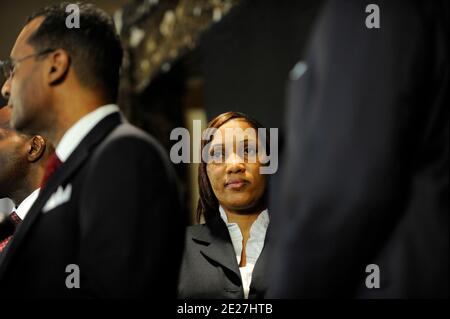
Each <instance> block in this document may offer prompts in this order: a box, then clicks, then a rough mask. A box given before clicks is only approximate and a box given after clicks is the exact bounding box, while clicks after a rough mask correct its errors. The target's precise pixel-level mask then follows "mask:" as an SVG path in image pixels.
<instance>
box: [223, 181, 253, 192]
mask: <svg viewBox="0 0 450 319" xmlns="http://www.w3.org/2000/svg"><path fill="white" fill-rule="evenodd" d="M247 184H248V181H246V180H243V179H238V180H233V181H230V182H226V183H225V188H231V189H234V190H239V189H241V188H243V187H244V186H245V185H247Z"/></svg>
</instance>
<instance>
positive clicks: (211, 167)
mask: <svg viewBox="0 0 450 319" xmlns="http://www.w3.org/2000/svg"><path fill="white" fill-rule="evenodd" d="M249 128H250V129H252V130H254V129H253V128H252V126H251V125H250V124H249V123H248V122H246V121H245V120H244V119H234V120H230V121H228V122H226V123H225V124H224V125H222V126H221V127H220V128H219V129H218V130H217V132H216V133H215V134H214V135H213V139H212V141H211V143H210V144H209V145H210V148H209V155H210V156H211V157H212V159H211V160H210V161H208V164H207V165H206V172H207V174H208V178H209V181H210V183H211V187H212V189H213V191H214V194H215V195H216V197H217V199H218V201H219V204H220V205H222V206H223V207H224V208H227V209H231V210H237V211H245V210H251V209H253V208H255V207H256V206H257V205H258V204H259V203H260V200H261V199H262V197H263V194H264V191H265V187H266V177H265V175H261V174H260V170H259V168H260V167H261V163H260V161H259V158H258V149H261V144H259V143H258V138H257V136H256V134H249V135H242V134H238V135H234V139H229V138H227V137H226V136H227V135H226V134H229V132H231V130H232V129H242V130H243V131H245V130H246V129H249ZM254 131H255V132H257V131H256V130H254ZM226 132H227V133H226ZM228 136H229V135H228ZM226 147H227V152H225V148H226Z"/></svg>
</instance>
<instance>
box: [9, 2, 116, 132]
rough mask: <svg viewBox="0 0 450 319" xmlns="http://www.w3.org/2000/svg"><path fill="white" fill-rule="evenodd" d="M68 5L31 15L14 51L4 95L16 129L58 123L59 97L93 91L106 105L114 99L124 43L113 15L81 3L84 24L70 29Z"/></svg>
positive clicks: (29, 128) (80, 11) (80, 13)
mask: <svg viewBox="0 0 450 319" xmlns="http://www.w3.org/2000/svg"><path fill="white" fill-rule="evenodd" d="M68 5H69V4H68V3H62V4H58V5H51V6H48V7H46V8H44V9H42V10H40V11H38V12H36V13H34V14H33V15H31V16H30V17H29V18H28V20H27V23H26V25H25V27H24V28H23V29H22V31H21V33H20V34H19V36H18V38H17V40H16V42H15V44H14V47H13V49H12V51H11V61H12V63H10V65H11V66H12V70H11V72H10V76H9V78H8V79H7V80H6V82H5V83H4V85H3V87H2V95H3V96H4V97H5V99H7V100H8V104H9V106H10V107H11V108H12V110H13V111H12V125H13V127H14V128H15V129H17V130H20V131H23V132H26V133H29V132H32V131H34V132H40V131H42V129H41V127H44V128H45V127H46V126H47V125H48V123H52V122H53V121H54V118H52V116H54V114H53V113H54V112H53V110H54V107H55V104H58V103H57V101H58V98H59V101H61V100H67V98H70V97H72V98H77V97H79V96H84V95H87V94H91V95H93V96H99V97H101V98H102V100H104V101H105V104H106V103H113V102H115V101H116V98H117V91H118V83H119V69H120V65H121V62H122V47H121V44H120V40H119V37H118V35H117V33H116V31H115V27H114V24H113V21H112V19H111V17H110V16H108V15H107V14H106V13H105V12H103V11H102V10H100V9H98V8H95V7H94V6H92V5H88V4H78V7H79V9H80V10H79V17H80V25H79V26H80V28H68V27H67V26H66V19H67V18H68V15H69V13H67V12H66V8H67V6H68ZM81 93H83V94H81Z"/></svg>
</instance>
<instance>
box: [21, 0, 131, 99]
mask: <svg viewBox="0 0 450 319" xmlns="http://www.w3.org/2000/svg"><path fill="white" fill-rule="evenodd" d="M68 5H70V3H66V2H64V3H61V4H56V5H50V6H47V7H45V8H43V9H41V10H39V11H37V12H35V13H33V14H32V15H31V16H29V17H28V18H27V22H26V23H27V24H28V23H29V22H30V21H31V20H33V19H35V18H38V17H41V16H42V17H45V20H44V21H43V22H42V24H41V25H40V26H39V28H38V29H37V30H36V31H35V32H34V34H32V35H31V36H30V38H29V40H28V43H29V44H30V45H32V46H33V47H34V48H36V49H37V51H42V50H46V49H64V50H65V51H67V53H68V54H69V56H70V61H71V64H72V66H73V68H74V71H75V73H76V74H77V76H78V78H79V81H80V83H81V84H83V85H84V86H86V87H88V88H91V89H99V90H101V91H102V92H103V93H104V94H105V95H106V97H107V98H110V99H111V100H112V101H115V100H116V99H117V92H118V86H119V70H120V66H121V64H122V56H123V52H122V46H121V43H120V38H119V36H118V34H117V32H116V29H115V27H114V22H113V20H112V18H111V16H109V15H108V14H107V13H106V12H104V11H103V10H101V9H99V8H96V7H94V6H93V5H91V4H84V3H76V5H77V6H78V7H79V13H80V15H79V18H80V20H79V21H80V25H79V28H68V27H67V26H66V19H67V17H68V16H69V14H71V13H72V11H69V12H66V8H67V6H68ZM69 20H71V19H70V18H69Z"/></svg>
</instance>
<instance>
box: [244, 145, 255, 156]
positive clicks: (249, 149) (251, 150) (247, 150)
mask: <svg viewBox="0 0 450 319" xmlns="http://www.w3.org/2000/svg"><path fill="white" fill-rule="evenodd" d="M244 152H245V154H246V155H250V156H254V155H256V149H254V148H253V147H246V148H245V149H244Z"/></svg>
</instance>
